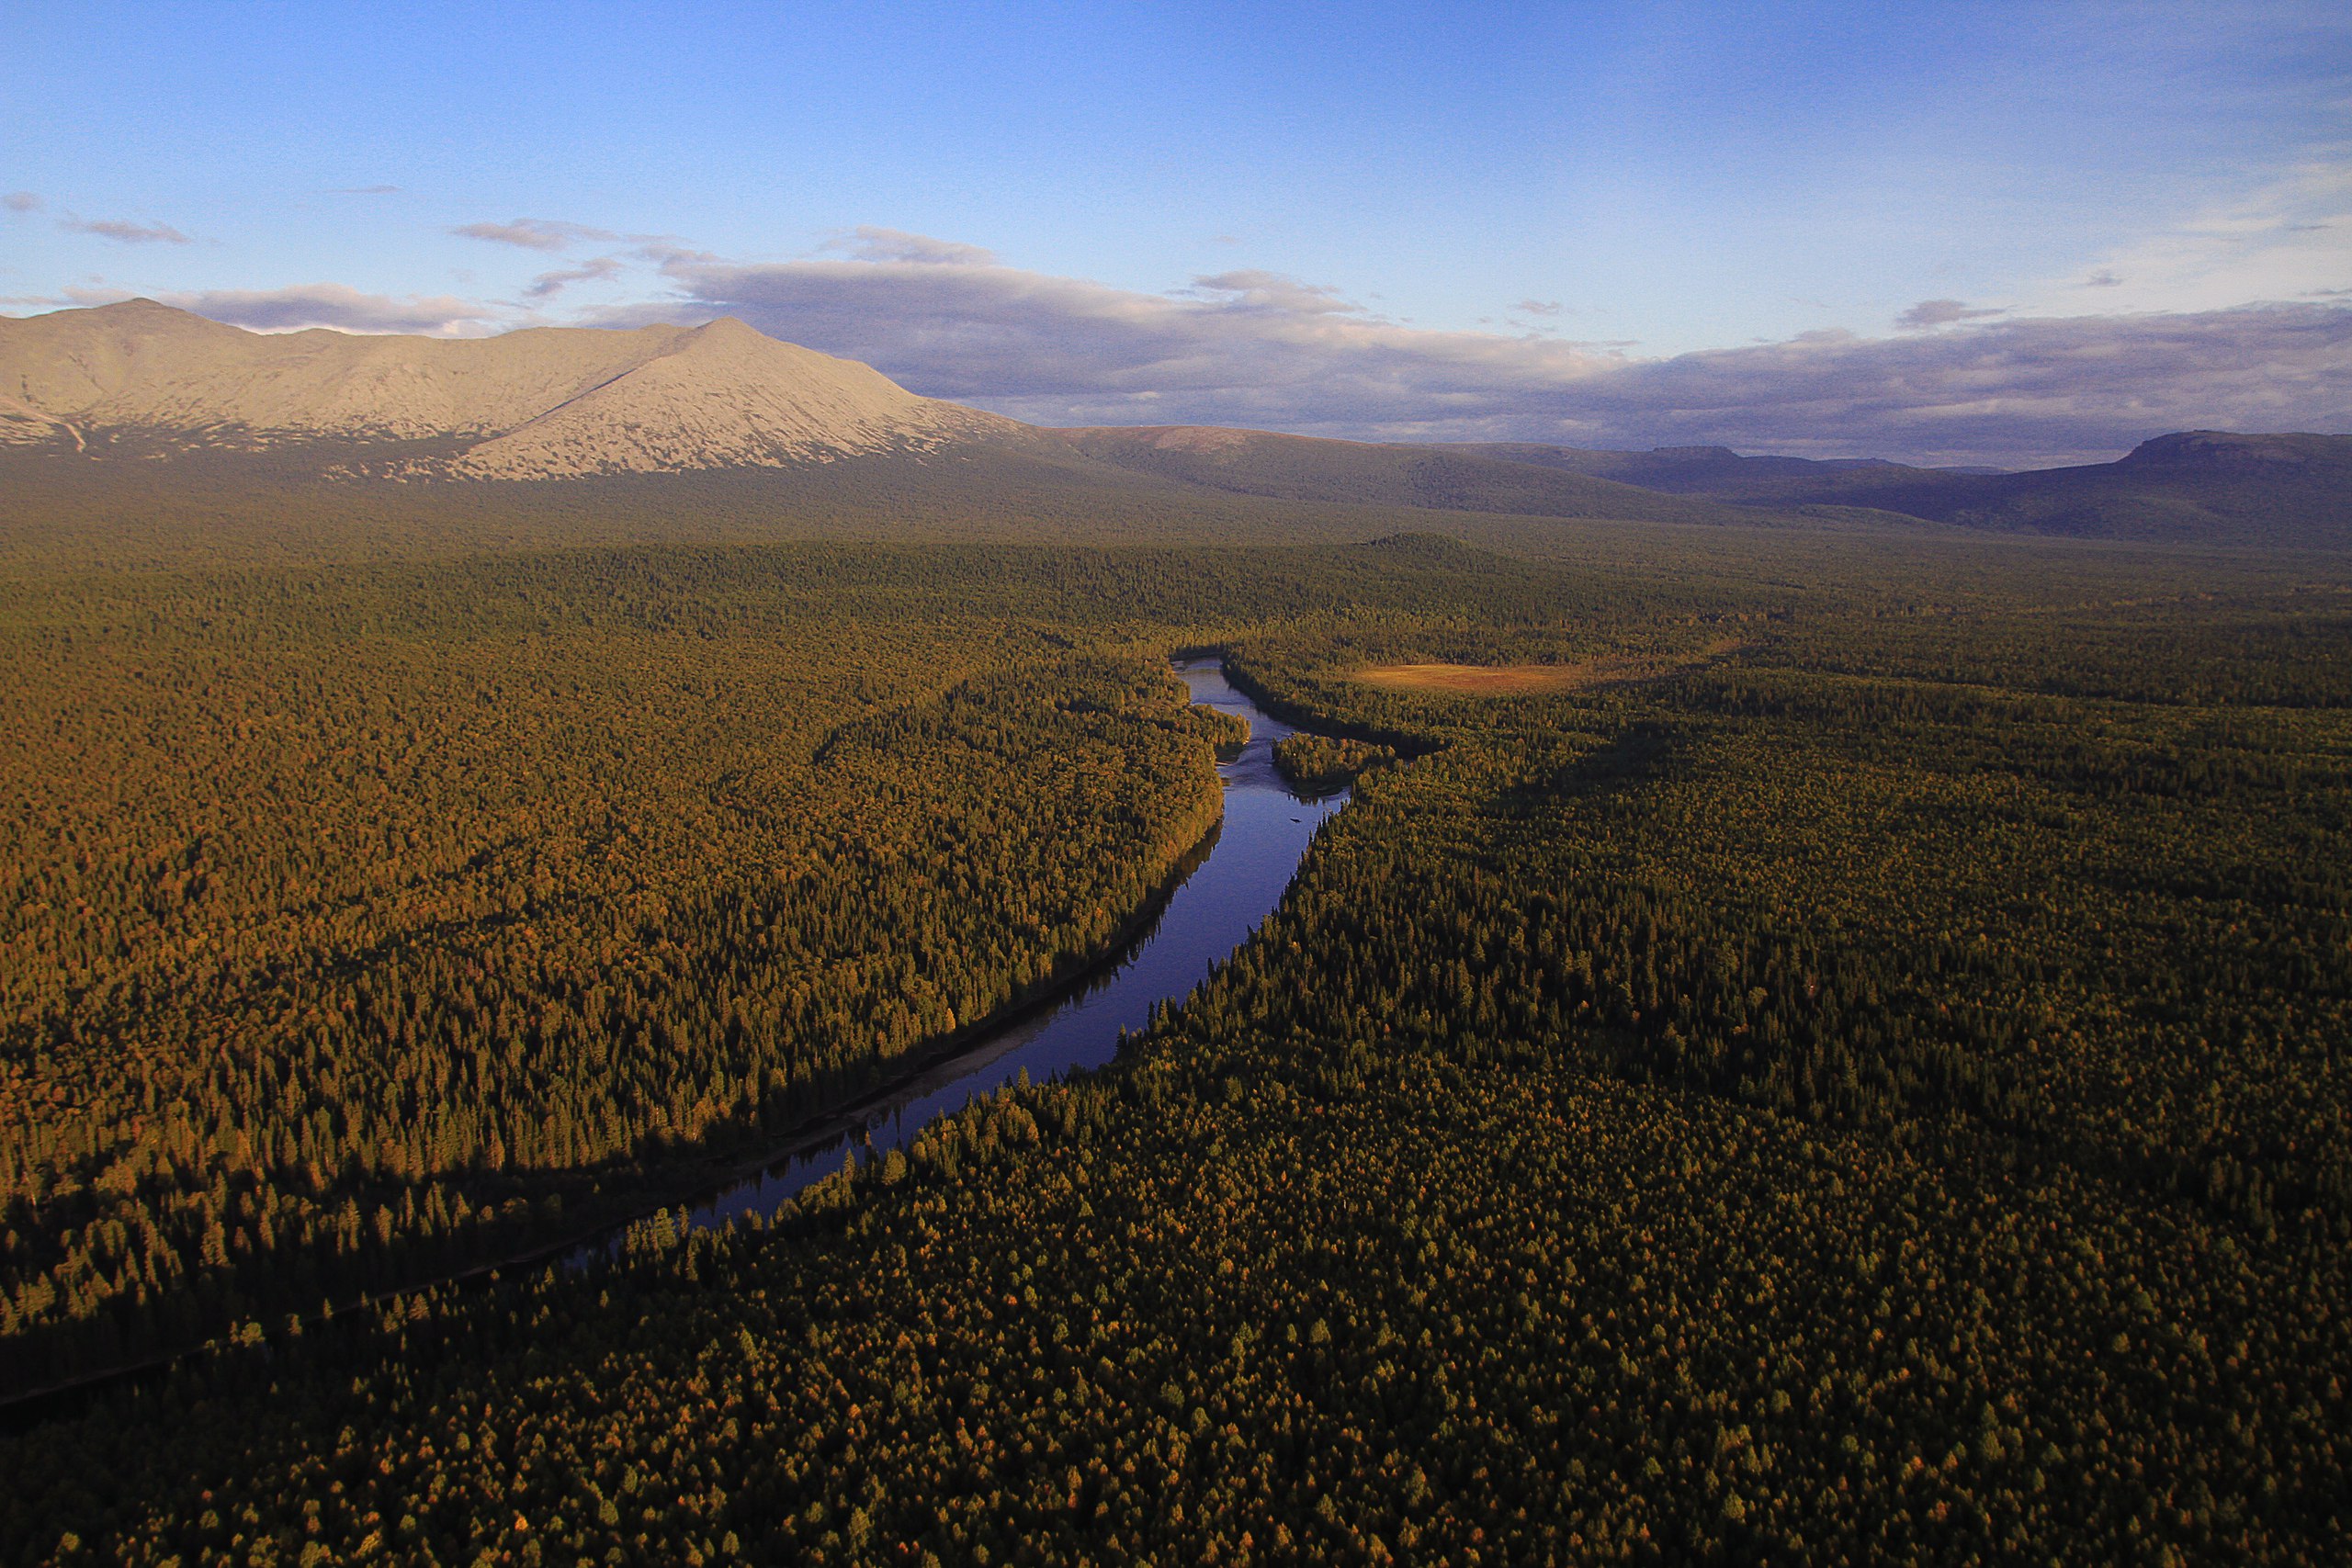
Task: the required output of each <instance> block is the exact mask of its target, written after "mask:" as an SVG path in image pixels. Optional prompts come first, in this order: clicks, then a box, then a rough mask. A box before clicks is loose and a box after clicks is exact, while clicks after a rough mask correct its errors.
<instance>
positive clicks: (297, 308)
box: [74, 283, 499, 337]
mask: <svg viewBox="0 0 2352 1568" xmlns="http://www.w3.org/2000/svg"><path fill="white" fill-rule="evenodd" d="M74 292H75V293H76V297H77V301H78V302H80V303H84V304H100V303H105V302H107V301H110V300H113V299H123V298H127V296H126V295H124V294H122V293H121V292H119V291H114V292H109V293H107V294H104V295H102V296H97V295H88V294H85V292H84V291H78V290H77V291H74ZM155 298H156V299H159V300H161V301H162V302H163V303H164V304H166V305H173V306H176V307H178V308H179V309H180V310H193V311H194V312H196V313H197V314H198V315H199V316H209V317H210V318H211V319H212V320H214V321H226V322H228V323H229V324H230V325H231V326H234V327H245V328H248V329H250V330H251V331H254V332H259V333H282V332H299V331H300V330H301V329H303V328H305V327H329V328H333V329H334V331H336V332H345V333H426V334H428V335H431V336H434V337H473V336H479V335H482V334H486V333H491V332H493V331H495V330H496V328H497V323H498V317H499V313H498V311H497V310H495V309H493V308H492V307H490V306H487V305H483V304H481V303H479V302H477V301H474V300H470V299H451V298H449V297H448V296H447V295H440V296H435V297H433V298H429V299H419V298H417V297H415V296H413V295H412V296H410V297H408V298H407V299H394V298H392V297H391V296H390V295H385V294H362V293H361V292H360V291H359V290H357V289H356V288H345V286H344V285H342V284H340V283H303V284H296V285H295V286H293V287H292V288H209V289H203V290H199V291H198V292H194V293H178V294H175V293H161V294H157V295H156V296H155Z"/></svg>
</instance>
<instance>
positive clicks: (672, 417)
mask: <svg viewBox="0 0 2352 1568" xmlns="http://www.w3.org/2000/svg"><path fill="white" fill-rule="evenodd" d="M0 453H11V454H14V456H15V457H16V458H17V459H19V460H24V461H31V462H35V463H50V464H53V463H55V462H56V461H59V460H71V461H72V462H73V463H74V464H75V465H76V466H77V467H83V468H86V467H87V466H88V465H89V464H90V462H91V461H92V460H93V459H96V460H97V461H98V462H99V463H102V464H103V463H105V462H106V461H107V459H109V458H114V459H125V458H134V457H135V458H141V459H153V458H164V459H168V458H170V457H175V456H187V455H193V454H206V455H208V456H209V457H212V458H214V459H215V462H214V464H213V465H212V466H213V467H214V468H217V467H218V459H220V457H222V456H223V455H230V456H233V455H236V454H248V455H252V456H254V457H257V458H261V457H266V459H267V461H268V463H269V464H270V466H271V468H273V470H274V471H277V472H280V473H283V472H284V471H286V470H287V468H288V465H289V464H291V465H292V466H294V467H296V468H308V469H309V470H310V471H311V472H314V473H316V474H319V475H327V476H333V477H335V478H338V479H344V480H346V481H352V482H362V483H365V482H370V481H386V480H404V481H410V482H428V481H435V480H445V481H446V480H466V479H472V480H502V481H535V482H536V481H548V480H582V479H609V478H612V477H616V476H653V475H661V474H674V473H687V472H694V471H712V470H717V471H720V472H737V473H756V472H758V471H763V470H774V471H775V477H774V479H772V480H770V481H766V482H770V483H773V484H776V485H780V486H784V487H786V488H787V489H788V488H789V487H790V486H791V485H792V484H793V483H794V480H793V479H792V475H793V472H794V471H795V470H798V471H801V472H804V473H805V472H807V471H808V470H809V466H810V465H819V464H821V465H826V466H827V468H828V469H829V472H828V475H827V478H828V480H829V483H828V485H827V486H826V489H827V491H829V493H833V494H838V493H840V491H841V490H842V484H843V482H844V481H845V480H850V479H852V474H850V473H844V472H843V471H842V470H841V469H840V468H836V467H834V466H835V465H841V464H844V463H846V464H849V465H851V467H852V469H853V470H854V472H855V473H857V474H866V475H870V476H871V477H872V478H873V480H874V482H875V483H876V484H877V485H883V486H887V485H888V484H889V483H891V482H894V481H893V480H892V479H890V477H889V476H890V474H891V473H893V472H895V471H896V470H897V469H899V468H905V467H906V466H908V465H915V466H918V467H924V468H937V467H938V466H939V465H940V464H941V463H942V462H943V461H948V460H956V461H958V462H960V464H961V467H960V468H958V469H957V472H958V473H959V474H961V475H962V476H963V478H962V479H961V481H960V482H963V483H965V484H967V485H968V486H970V487H972V488H973V489H974V491H975V494H974V498H973V500H974V504H975V505H981V504H984V503H985V502H986V501H987V499H988V498H987V497H985V496H982V495H981V494H979V493H978V492H979V491H983V490H987V489H989V487H997V488H998V489H1001V488H1003V487H1004V486H1006V485H1008V484H1012V485H1016V486H1021V487H1030V488H1034V487H1035V486H1037V485H1040V484H1044V485H1047V486H1061V487H1064V488H1065V489H1067V488H1069V487H1073V486H1074V487H1076V488H1077V489H1078V490H1080V491H1083V492H1085V493H1109V492H1118V493H1123V494H1128V495H1140V496H1142V497H1144V498H1146V499H1148V498H1151V497H1160V498H1166V499H1173V498H1175V497H1178V496H1181V495H1183V494H1186V493H1191V494H1194V495H1199V494H1203V493H1204V492H1206V493H1214V494H1218V495H1224V496H1245V497H1258V498H1265V499H1268V500H1272V501H1275V502H1306V503H1316V504H1320V505H1324V506H1346V507H1372V508H1381V509H1387V510H1395V509H1400V508H1409V509H1419V510H1430V511H1448V512H1467V513H1503V514H1510V515H1517V516H1528V517H1539V518H1564V519H1602V518H1608V519H1624V520H1631V521H1647V522H1660V523H1688V524H1751V525H1752V524H1755V523H1758V522H1761V521H1770V520H1774V519H1786V518H1788V517H1791V516H1792V515H1806V516H1812V517H1815V518H1822V517H1842V518H1846V519H1849V520H1869V519H1871V518H1875V519H1877V520H1878V521H1881V522H1884V523H1889V524H1895V525H1917V523H1918V522H1920V521H1926V522H1929V523H1939V524H1952V525H1962V526H1967V527H1974V528H1985V529H1994V530H2000V531H2017V532H2035V533H2053V534H2068V535H2078V536H2092V537H2116V538H2140V539H2154V540H2177V541H2195V542H2201V543H2218V544H2231V545H2258V546H2261V545H2267V546H2279V547H2319V548H2346V547H2352V436H2343V435H2306V434H2295V435H2239V434H2224V433H2220V432H2212V431H2192V432H2188V433H2184V434H2173V435H2165V436H2160V437H2158V438H2156V439H2155V440H2153V441H2149V442H2146V443H2144V444H2143V445H2142V446H2140V447H2139V448H2138V449H2137V450H2135V451H2133V452H2132V453H2131V455H2130V456H2128V457H2124V458H2122V459H2121V460H2120V461H2117V462H2114V463H2106V464H2098V465H2092V466H2088V467H2083V468H2050V469H2041V470H2036V471H2031V472H2025V473H1994V472H1985V471H1972V470H1954V469H1940V468H1910V467H1905V466H1904V465H1901V464H1896V463H1888V462H1882V461H1878V460H1874V459H1867V458H1856V459H1844V460H1837V461H1819V460H1814V459H1807V458H1799V457H1743V456H1741V455H1739V454H1737V453H1735V452H1733V451H1731V450H1730V449H1728V448H1725V447H1716V446H1704V447H1688V446H1680V447H1661V448H1658V449H1657V450H1655V451H1649V452H1606V451H1586V450H1581V449H1578V448H1574V447H1566V446H1540V445H1530V444H1478V445H1410V444H1393V443H1366V442H1353V441H1335V440H1329V439H1323V438H1318V437H1309V436H1298V435H1282V434H1272V433H1268V432H1264V431H1252V430H1226V429H1215V428H1206V427H1199V426H1159V427H1140V428H1134V427H1120V428H1097V429H1084V430H1049V429H1045V428H1042V427H1038V426H1033V425H1026V424H1023V423H1018V422H1017V421H1013V420H1010V419H1005V418H1002V417H1000V416H998V415H995V414H990V413H984V412H980V411H978V410H976V409H970V408H966V407H964V406H962V405H960V404H956V403H951V402H944V401H941V400H937V399H933V398H924V397H919V396H917V395H916V394H914V393H912V392H910V391H908V390H907V389H904V388H902V387H900V386H899V385H898V384H897V383H895V382H893V381H891V380H890V379H889V378H888V377H886V376H884V375H882V374H881V373H880V372H879V371H876V370H875V369H874V368H872V367H869V366H865V365H861V364H858V363H856V362H854V361H852V360H845V359H836V358H833V357H831V355H823V354H819V353H816V352H814V351H813V350H810V349H806V348H801V347H797V346H796V345H794V344H786V343H780V342H778V341H776V340H775V339H774V338H770V337H767V336H764V335H763V334H762V333H758V332H755V331H753V330H752V328H750V327H748V326H745V325H744V324H743V323H742V322H741V321H733V320H721V321H712V322H710V323H708V324H707V325H705V326H700V327H691V328H689V327H675V326H654V327H643V328H639V329H636V330H634V331H606V330H601V329H593V328H538V329H531V330H526V331H520V332H514V333H506V334H504V335H503V336H499V337H492V338H479V339H441V338H424V337H401V336H354V335H351V334H347V333H334V332H325V331H311V332H300V333H274V334H265V333H249V332H244V331H243V330H241V329H239V328H235V327H231V326H225V325H222V324H220V322H217V321H209V320H206V319H205V318H203V317H200V316H196V315H192V314H189V313H188V312H187V311H184V310H173V309H171V308H170V307H168V306H164V305H160V304H157V303H155V302H153V301H152V300H145V299H137V300H130V301H128V302H126V303H123V304H119V305H107V306H100V307H97V308H96V309H91V310H60V311H56V312H53V313H51V314H49V315H43V316H34V317H28V318H23V319H17V320H6V319H0ZM139 467H140V468H141V470H143V471H144V473H145V474H146V475H147V476H148V478H149V479H151V480H152V479H153V477H154V475H155V472H156V470H155V469H154V468H153V466H152V465H151V464H149V463H145V462H142V463H141V464H140V465H139Z"/></svg>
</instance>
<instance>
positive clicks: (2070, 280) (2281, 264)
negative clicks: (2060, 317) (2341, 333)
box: [2023, 162, 2352, 312]
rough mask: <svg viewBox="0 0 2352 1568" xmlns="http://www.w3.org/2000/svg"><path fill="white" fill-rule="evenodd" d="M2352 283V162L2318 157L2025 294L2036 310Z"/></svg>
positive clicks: (2208, 304)
mask: <svg viewBox="0 0 2352 1568" xmlns="http://www.w3.org/2000/svg"><path fill="white" fill-rule="evenodd" d="M2346 287H2352V165H2347V164H2345V163H2342V162H2332V163H2331V162H2314V163H2312V164H2306V165H2305V166H2304V167H2302V168H2301V169H2298V170H2297V171H2295V172H2294V173H2293V174H2291V175H2288V176H2286V177H2285V178H2282V179H2278V180H2275V181H2272V182H2271V183H2269V184H2267V185H2265V186H2261V187H2260V188H2259V189H2256V190H2254V191H2251V192H2249V193H2248V194H2247V195H2245V197H2241V198H2239V199H2238V200H2235V201H2232V202H2227V203H2224V204H2222V205H2219V206H2216V207H2212V208H2210V209H2206V210H2204V211H2201V212H2197V213H2192V214H2190V215H2188V217H2186V218H2184V219H2183V220H2181V221H2180V222H2179V223H2177V225H2175V226H2174V227H2172V228H2170V229H2168V230H2165V231H2163V232H2160V233H2155V234H2150V235H2146V236H2144V237H2143V238H2141V239H2139V240H2137V241H2134V242H2133V243H2130V244H2127V245H2124V246H2121V247H2120V248H2119V249H2117V250H2116V251H2114V252H2112V253H2110V254H2106V255H2103V256H2100V257H2099V258H2098V260H2097V261H2096V262H2095V263H2093V264H2092V265H2089V266H2086V267H2085V268H2084V269H2082V271H2080V272H2078V273H2075V274H2073V275H2070V276H2064V277H2060V278H2055V279H2052V280H2050V281H2048V282H2045V283H2042V284H2040V285H2037V286H2035V287H2034V288H2030V289H2028V290H2026V291H2025V292H2024V294H2023V299H2024V303H2025V308H2027V309H2030V310H2034V311H2036V312H2053V311H2064V310H2071V309H2080V308H2081V307H2082V305H2083V303H2084V302H2085V300H2084V296H2083V294H2082V292H2081V291H2082V290H2084V289H2086V288H2096V289H2098V290H2099V294H2098V297H2097V298H2098V309H2100V310H2143V311H2153V310H2166V311H2171V310H2226V309H2228V308H2230V307H2232V306H2234V305H2242V304H2245V302H2247V301H2248V300H2257V299H2320V298H2324V297H2325V296H2326V295H2327V294H2328V293H2329V292H2330V291H2331V290H2334V289H2339V288H2346Z"/></svg>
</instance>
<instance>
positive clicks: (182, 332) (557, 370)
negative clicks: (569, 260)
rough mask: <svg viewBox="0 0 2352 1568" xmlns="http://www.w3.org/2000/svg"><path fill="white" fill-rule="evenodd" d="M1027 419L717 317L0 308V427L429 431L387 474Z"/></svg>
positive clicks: (559, 467)
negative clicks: (361, 326)
mask: <svg viewBox="0 0 2352 1568" xmlns="http://www.w3.org/2000/svg"><path fill="white" fill-rule="evenodd" d="M1026 434H1027V433H1026V427H1025V426H1023V425H1020V424H1018V423H1015V422H1013V421H1012V420H1008V419H1001V418H999V417H997V416H996V415H994V414H988V413H982V412H979V411H978V410H976V409H967V408H964V407H962V406H960V405H958V404H956V403H948V402H941V401H939V400H935V399H932V398H922V397H917V396H916V395H915V394H913V393H912V392H910V391H908V390H907V389H904V388H903V387H900V386H899V385H898V384H897V383H896V382H894V381H892V380H890V378H888V377H886V376H884V375H883V374H881V372H879V371H877V370H875V369H874V368H872V367H869V366H865V365H860V364H857V363H855V362H854V361H852V360H846V359H835V358H833V357H831V355H823V354H819V353H817V352H815V351H814V350H812V349H806V348H801V347H798V346H797V345H795V344H787V343H779V342H777V341H776V340H775V339H774V338H771V337H767V336H764V335H763V334H761V333H757V332H754V331H752V329H751V328H750V327H747V326H745V325H743V323H741V321H732V320H722V321H712V322H710V323H709V324H707V325H706V326H700V327H678V326H652V327H641V328H639V329H636V330H635V331H620V332H616V331H604V330H598V329H593V328H576V327H574V328H567V327H548V328H537V329H530V330H526V331H522V332H515V333H506V334H504V335H503V336H500V337H492V338H474V339H448V338H425V337H401V336H371V337H362V336H354V335H352V334H349V333H334V332H324V331H311V332H300V333H249V332H244V331H242V330H240V329H239V328H236V327H231V326H224V325H222V324H220V322H217V321H207V320H205V319H204V318H202V317H200V316H195V315H191V314H189V313H188V312H187V311H184V310H173V309H171V308H170V307H168V306H164V305H159V304H156V303H154V302H153V301H152V300H145V299H135V300H130V301H129V302H127V303H124V304H120V305H107V306H101V307H99V308H97V309H95V310H60V311H56V312H54V313H52V314H50V315H45V316H34V317H30V318H28V319H25V320H20V321H0V440H5V441H8V442H10V443H13V444H17V445H28V444H29V445H38V446H61V445H66V444H70V446H71V447H72V448H73V449H74V450H79V451H87V450H91V449H93V448H94V447H101V446H109V445H112V446H122V445H126V444H127V445H131V446H143V447H145V448H147V449H155V448H158V447H160V448H162V449H170V448H172V447H175V446H182V447H204V448H209V449H218V448H221V447H243V448H253V449H260V448H266V447H277V446H289V445H296V444H305V443H312V444H315V443H334V444H336V445H338V446H345V447H359V448H366V447H369V446H391V445H394V444H414V443H428V444H441V445H442V446H444V447H445V450H444V451H442V452H440V453H438V454H436V455H435V456H434V457H407V458H404V459H401V461H400V462H399V463H398V464H396V465H395V468H396V470H397V471H399V472H401V473H409V474H413V473H448V474H454V475H462V476H469V477H473V478H483V479H547V478H559V477H571V476H580V475H589V474H614V473H649V472H659V471H666V470H673V469H686V468H739V467H776V466H781V465H785V464H789V463H797V462H803V461H810V460H825V459H830V458H836V457H851V456H857V455H862V454H867V453H876V452H888V451H921V450H926V449H931V448H935V447H938V446H945V445H949V444H951V443H956V442H964V441H973V440H980V441H989V440H998V441H1003V440H1016V441H1017V440H1021V439H1023V438H1024V437H1025V436H1026Z"/></svg>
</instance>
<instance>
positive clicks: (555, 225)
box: [449, 218, 621, 251]
mask: <svg viewBox="0 0 2352 1568" xmlns="http://www.w3.org/2000/svg"><path fill="white" fill-rule="evenodd" d="M449 232H451V233H452V234H458V235H461V236H463V237H464V238H466V239H469V240H488V241H489V242H490V243H492V244H494V245H517V246H520V247H521V248H522V249H524V250H526V251H560V250H565V249H568V248H570V247H571V246H572V245H574V244H577V243H580V242H581V241H582V240H596V241H605V240H617V239H619V238H620V237H621V236H619V235H618V234H616V233H614V232H613V231H611V230H609V229H592V228H590V227H588V226H587V225H586V224H584V223H566V222H563V221H561V220H559V219H553V218H517V219H515V220H513V221H512V222H507V223H460V224H458V226H457V227H456V228H454V229H452V230H450V231H449Z"/></svg>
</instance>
